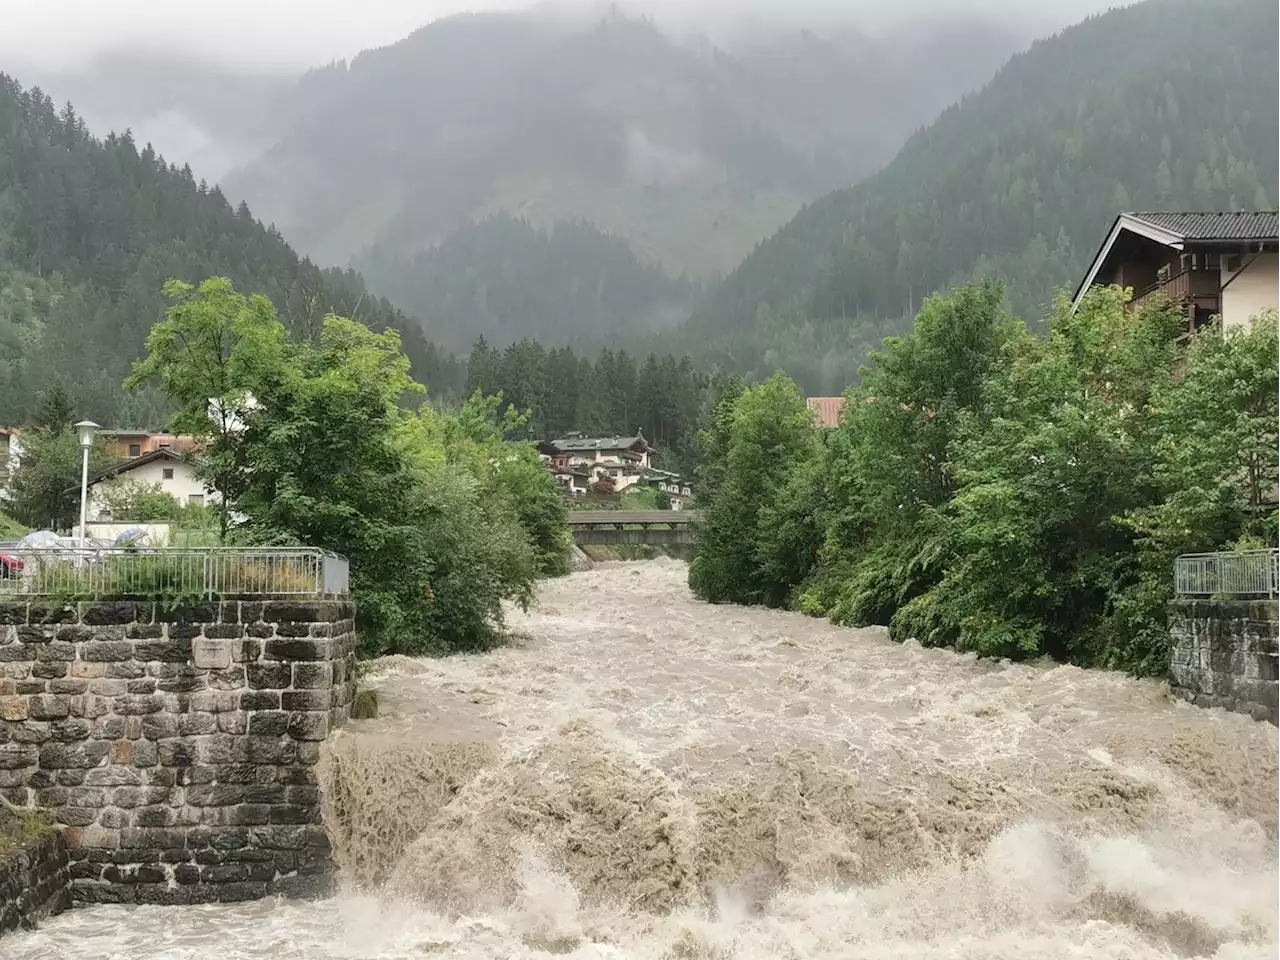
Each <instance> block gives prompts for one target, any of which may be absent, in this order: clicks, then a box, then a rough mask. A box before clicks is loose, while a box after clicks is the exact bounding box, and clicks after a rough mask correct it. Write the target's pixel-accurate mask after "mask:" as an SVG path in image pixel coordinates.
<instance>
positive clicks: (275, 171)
mask: <svg viewBox="0 0 1280 960" xmlns="http://www.w3.org/2000/svg"><path fill="white" fill-rule="evenodd" d="M1102 6H1103V3H1102V2H1099V0H1068V2H1066V3H1063V4H1058V5H1056V6H1054V7H1053V8H1052V9H1051V10H1041V9H1038V8H1035V7H1033V6H1032V5H1028V4H1025V3H1023V2H1021V0H967V2H965V0H902V2H899V3H897V4H893V5H891V6H890V7H886V5H882V4H879V3H873V2H870V0H796V2H784V0H770V2H766V0H695V2H687V0H624V2H621V3H597V2H578V0H549V2H542V3H536V4H529V3H527V2H524V3H519V2H508V0H473V2H466V0H461V2H459V0H426V2H412V0H366V2H361V3H358V4H357V3H355V2H354V0H324V2H316V3H311V4H308V5H306V7H305V8H303V7H302V6H301V5H299V4H297V3H293V2H285V0H259V2H254V3H249V2H247V0H229V2H225V3H220V4H217V5H212V4H203V5H201V4H156V3H153V2H149V0H118V2H115V3H113V4H110V5H103V4H100V3H91V2H87V0H45V2H29V0H20V2H18V3H11V4H9V5H8V6H7V8H6V22H5V30H4V31H3V32H2V33H0V71H2V72H6V73H9V74H10V75H12V76H14V77H15V78H17V80H18V81H20V82H21V83H23V84H24V85H26V86H28V87H35V86H38V87H40V88H41V89H43V90H44V92H45V93H47V94H48V95H49V96H50V97H51V98H52V99H53V100H54V101H55V102H56V103H58V104H61V103H63V102H66V101H70V102H72V103H74V105H75V109H76V112H77V115H78V116H79V117H80V118H82V119H83V120H84V121H85V123H86V124H87V126H88V129H89V130H90V131H92V132H94V133H96V134H98V135H100V136H101V135H105V134H106V133H108V132H109V131H111V130H118V131H123V130H125V129H129V130H131V131H132V136H133V140H134V141H135V142H137V143H138V144H139V145H144V144H148V143H150V144H153V145H154V146H155V148H156V150H157V151H158V152H159V153H160V154H162V155H163V156H164V157H165V158H166V159H167V160H169V161H171V162H176V163H177V164H179V165H182V164H188V165H189V166H190V168H191V171H192V173H193V175H194V177H195V178H196V180H197V181H200V180H207V181H208V182H209V183H210V184H214V183H217V184H219V185H220V187H221V192H222V194H223V195H225V197H226V198H227V199H228V200H229V201H230V203H231V204H232V205H233V206H234V205H236V204H238V203H240V202H241V201H247V203H248V205H249V207H250V209H251V210H252V212H253V214H254V215H256V216H257V217H260V218H262V219H263V221H265V222H267V223H274V224H275V225H276V227H278V229H279V231H280V233H281V234H282V236H283V237H284V239H285V240H287V241H288V242H289V243H290V244H291V245H292V246H293V247H294V248H296V249H297V250H298V251H299V253H302V254H305V255H308V256H310V257H311V258H313V259H314V260H315V261H316V262H317V263H319V264H320V265H322V266H329V265H336V266H339V267H344V268H345V267H348V266H355V267H357V268H358V269H360V270H362V271H363V272H364V273H366V274H367V275H368V276H369V277H370V279H371V286H372V289H373V291H374V292H375V293H380V294H385V295H387V296H390V297H392V298H393V299H394V300H395V301H396V302H397V305H398V306H400V307H402V308H403V309H405V310H407V311H409V312H410V313H412V314H413V315H415V316H417V317H418V318H420V320H421V321H422V323H423V326H424V328H425V330H426V331H427V333H428V335H429V336H431V337H433V338H434V339H436V340H437V341H438V342H442V343H445V344H448V345H450V346H452V347H453V348H454V349H459V348H462V347H465V345H466V344H467V343H469V342H470V340H471V339H473V337H474V334H475V332H477V331H478V330H480V329H484V330H486V331H488V332H490V333H491V334H492V335H493V336H495V337H497V338H498V340H499V341H501V340H503V339H507V338H511V339H518V338H519V337H521V336H526V335H533V334H534V333H535V332H536V333H537V334H538V335H539V336H542V337H544V338H547V339H548V341H549V342H552V343H554V342H571V341H573V340H574V339H575V338H576V337H580V336H589V335H607V336H618V337H621V336H624V335H635V334H643V333H645V332H646V331H648V330H652V329H655V328H656V327H657V326H660V325H661V326H666V325H669V324H670V323H671V322H673V320H675V319H679V318H681V317H682V316H687V315H688V313H689V312H690V311H692V309H693V308H694V306H695V303H696V300H697V299H698V298H699V297H701V296H702V292H703V291H706V290H707V289H709V288H710V287H712V286H714V284H715V283H716V282H717V280H718V278H719V277H721V276H723V275H725V274H727V273H728V272H729V271H731V270H733V269H734V268H735V267H736V266H737V265H738V264H739V263H740V262H741V261H742V260H743V258H744V257H745V256H746V255H747V254H749V253H750V252H751V250H752V249H753V248H754V247H755V246H756V244H758V243H759V242H761V241H762V240H764V239H765V238H766V237H768V236H769V235H770V234H772V233H773V232H774V231H775V230H777V229H778V228H779V227H780V226H781V225H783V224H784V223H786V222H787V221H788V220H789V219H790V218H791V217H792V216H793V215H794V214H796V212H797V211H798V210H800V209H801V207H802V206H804V205H805V204H806V203H808V202H811V201H813V200H816V199H817V198H818V197H820V196H822V195H823V194H825V193H827V192H829V191H832V190H836V189H840V188H842V187H848V186H850V185H852V184H854V183H857V182H859V181H861V180H863V179H864V178H866V177H867V176H869V175H871V174H872V173H874V172H875V171H876V170H877V169H879V168H880V167H882V166H883V165H884V164H886V163H887V162H888V161H889V160H890V159H891V158H892V157H893V156H894V154H895V153H896V152H897V151H898V149H899V148H900V147H901V146H902V144H903V143H904V142H905V141H906V140H907V138H908V137H909V136H910V135H911V134H912V133H913V131H915V130H917V129H919V128H921V127H923V126H925V125H927V124H928V123H930V122H931V121H932V120H933V119H934V118H935V117H936V116H937V115H938V114H939V112H940V111H942V110H943V109H944V108H946V107H947V106H948V105H950V104H952V103H954V102H956V101H957V100H959V99H960V98H962V97H963V96H964V95H966V94H967V93H970V92H972V91H975V90H977V89H978V88H980V87H981V86H982V85H983V84H985V83H986V82H987V81H988V80H989V79H990V78H991V76H992V75H993V74H994V73H995V71H996V70H997V68H999V67H1000V66H1001V64H1003V63H1004V62H1005V61H1006V60H1007V59H1008V58H1009V56H1010V55H1012V54H1014V53H1016V52H1017V51H1019V50H1021V49H1024V48H1025V47H1026V46H1027V45H1028V44H1029V43H1030V42H1031V40H1032V39H1034V38H1035V37H1036V36H1040V35H1043V34H1045V33H1047V32H1050V31H1051V30H1053V29H1055V28H1057V27H1059V26H1061V25H1062V24H1064V23H1067V22H1069V21H1071V20H1074V19H1076V18H1077V17H1079V16H1082V15H1085V14H1088V13H1089V12H1092V11H1095V10H1097V9H1099V8H1100V7H1102ZM504 217H513V218H516V220H517V221H518V222H517V223H516V224H514V225H512V226H504V225H503V224H504V223H505V221H504V220H503V219H502V218H504ZM495 218H497V219H495ZM519 221H522V222H523V223H524V224H527V227H528V229H526V228H524V227H522V226H521V225H520V223H519ZM495 224H496V226H495ZM477 226H479V227H480V229H478V230H477V229H476V228H477ZM593 232H598V233H599V234H604V235H606V236H605V237H602V238H601V241H600V244H598V245H597V246H598V247H599V249H600V251H601V252H602V255H601V256H599V257H596V256H585V257H584V252H585V251H589V250H591V249H592V244H591V243H583V242H582V240H583V238H584V237H591V236H592V235H593ZM455 237H460V238H461V239H460V240H459V241H458V242H456V243H452V244H450V243H449V242H450V241H451V240H452V239H454V238H455ZM615 239H616V240H618V241H620V244H613V243H612V241H613V240H615ZM605 251H607V253H605ZM628 258H630V260H631V262H629V263H628V262H627V260H628ZM535 262H536V263H546V264H560V265H563V266H564V269H563V270H558V271H557V270H553V271H551V273H550V274H542V275H536V276H535V274H536V273H537V272H536V271H530V270H529V264H530V263H535ZM427 278H438V279H437V280H431V281H428V279H427ZM519 278H523V279H519ZM530 283H533V284H538V285H539V286H540V287H541V288H542V289H539V290H537V291H536V296H535V295H534V294H535V291H532V290H529V289H527V286H528V284H530ZM533 303H541V304H543V305H546V310H547V313H548V315H546V316H528V313H529V310H530V309H531V307H530V304H533ZM552 305H554V306H552ZM552 313H554V316H552V315H551V314H552ZM655 317H658V318H661V322H660V323H659V322H658V321H657V320H654V319H653V318H655ZM468 318H471V319H470V320H469V319H468ZM473 327H474V328H475V329H474V330H473V329H472V328H473Z"/></svg>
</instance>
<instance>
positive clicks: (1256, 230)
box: [1073, 211, 1280, 334]
mask: <svg viewBox="0 0 1280 960" xmlns="http://www.w3.org/2000/svg"><path fill="white" fill-rule="evenodd" d="M1278 265H1280V222H1278V218H1277V215H1276V212H1275V211H1262V212H1258V211H1253V212H1237V213H1122V214H1120V215H1119V216H1118V217H1116V219H1115V222H1114V223H1113V224H1112V225H1111V230H1110V231H1109V232H1108V233H1107V236H1106V238H1105V239H1104V240H1103V242H1102V246H1101V247H1099V248H1098V252H1097V254H1096V255H1095V256H1094V258H1093V262H1092V263H1091V264H1090V265H1089V271H1088V272H1087V273H1086V274H1085V276H1084V279H1083V280H1081V281H1080V285H1079V286H1078V287H1077V288H1076V291H1075V296H1074V298H1073V306H1079V305H1080V301H1081V300H1083V299H1084V295H1085V293H1086V292H1088V290H1089V288H1090V287H1092V286H1094V285H1104V286H1105V285H1110V284H1118V285H1120V286H1122V287H1130V288H1132V290H1133V300H1132V305H1133V306H1134V307H1138V306H1142V305H1143V304H1146V303H1150V302H1152V301H1154V300H1155V299H1156V298H1165V299H1168V300H1172V301H1174V302H1176V303H1178V304H1180V305H1181V307H1182V309H1183V310H1184V311H1185V314H1186V318H1187V331H1186V332H1187V333H1188V334H1190V333H1193V332H1194V331H1195V330H1197V329H1199V328H1200V327H1202V326H1204V324H1206V323H1208V322H1209V320H1210V318H1212V317H1215V316H1220V317H1222V327H1223V329H1224V330H1229V329H1231V328H1232V327H1240V326H1244V325H1245V324H1247V323H1248V322H1249V319H1250V318H1251V317H1253V316H1254V315H1255V314H1257V313H1259V312H1261V311H1263V310H1267V309H1276V308H1277V306H1278V301H1280V296H1278V295H1277V287H1278V286H1280V271H1278V269H1277V267H1278Z"/></svg>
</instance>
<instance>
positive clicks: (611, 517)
mask: <svg viewBox="0 0 1280 960" xmlns="http://www.w3.org/2000/svg"><path fill="white" fill-rule="evenodd" d="M697 519H698V514H697V513H696V512H694V511H686V510H570V511H569V529H570V530H571V531H572V532H573V542H574V543H576V544H577V545H578V546H580V547H586V546H616V545H618V544H650V545H652V546H658V547H669V546H684V545H687V544H692V543H693V529H692V527H691V524H692V523H693V522H694V521H695V520H697Z"/></svg>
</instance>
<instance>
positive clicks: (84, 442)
mask: <svg viewBox="0 0 1280 960" xmlns="http://www.w3.org/2000/svg"><path fill="white" fill-rule="evenodd" d="M98 429H99V427H98V425H97V424H96V423H94V422H93V421H92V420H81V421H80V422H79V423H77V424H76V433H77V434H79V435H80V453H81V460H80V546H81V547H83V546H84V545H85V534H84V526H85V521H86V520H88V518H89V450H90V449H91V448H92V447H93V435H94V434H95V433H97V432H98Z"/></svg>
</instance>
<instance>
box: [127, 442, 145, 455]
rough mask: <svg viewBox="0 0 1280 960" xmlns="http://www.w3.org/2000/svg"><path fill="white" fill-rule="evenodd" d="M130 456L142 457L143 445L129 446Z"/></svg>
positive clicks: (133, 444) (134, 444)
mask: <svg viewBox="0 0 1280 960" xmlns="http://www.w3.org/2000/svg"><path fill="white" fill-rule="evenodd" d="M129 456H130V457H131V458H132V457H140V456H142V445H141V444H138V443H131V444H129Z"/></svg>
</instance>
